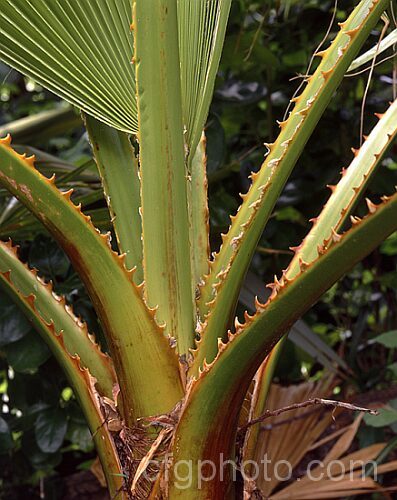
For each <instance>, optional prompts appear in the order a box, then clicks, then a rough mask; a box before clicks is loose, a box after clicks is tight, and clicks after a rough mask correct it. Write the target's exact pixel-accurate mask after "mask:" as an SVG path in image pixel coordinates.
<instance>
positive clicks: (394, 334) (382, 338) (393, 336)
mask: <svg viewBox="0 0 397 500" xmlns="http://www.w3.org/2000/svg"><path fill="white" fill-rule="evenodd" d="M373 340H374V341H375V342H378V343H379V344H382V345H384V346H385V347H388V348H389V349H394V348H395V347H397V330H390V331H389V332H385V333H382V334H381V335H378V336H377V337H375V338H374V339H373Z"/></svg>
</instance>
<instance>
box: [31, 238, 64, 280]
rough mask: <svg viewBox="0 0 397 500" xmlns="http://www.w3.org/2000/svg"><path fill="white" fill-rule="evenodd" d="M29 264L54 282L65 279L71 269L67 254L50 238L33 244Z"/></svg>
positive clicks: (38, 239) (39, 239)
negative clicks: (60, 278) (59, 278)
mask: <svg viewBox="0 0 397 500" xmlns="http://www.w3.org/2000/svg"><path fill="white" fill-rule="evenodd" d="M29 264H30V267H33V268H35V269H37V270H39V271H40V272H41V273H43V274H44V276H46V277H47V278H51V279H52V280H55V279H56V277H65V276H66V274H67V272H68V270H69V267H70V263H69V261H68V259H67V257H66V254H65V252H64V251H63V250H62V249H61V248H59V246H58V245H57V244H55V243H54V241H53V240H50V239H49V238H36V240H35V241H34V242H33V243H32V245H31V247H30V251H29Z"/></svg>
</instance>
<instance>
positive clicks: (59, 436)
mask: <svg viewBox="0 0 397 500" xmlns="http://www.w3.org/2000/svg"><path fill="white" fill-rule="evenodd" d="M67 427H68V422H67V418H66V412H65V411H63V410H61V409H60V408H52V409H51V410H46V411H43V412H42V413H40V414H39V416H38V417H37V420H36V422H35V424H34V433H35V436H36V442H37V444H38V446H39V448H40V450H41V451H43V452H44V453H55V452H56V451H57V450H59V448H60V447H61V446H62V443H63V440H64V438H65V435H66V431H67Z"/></svg>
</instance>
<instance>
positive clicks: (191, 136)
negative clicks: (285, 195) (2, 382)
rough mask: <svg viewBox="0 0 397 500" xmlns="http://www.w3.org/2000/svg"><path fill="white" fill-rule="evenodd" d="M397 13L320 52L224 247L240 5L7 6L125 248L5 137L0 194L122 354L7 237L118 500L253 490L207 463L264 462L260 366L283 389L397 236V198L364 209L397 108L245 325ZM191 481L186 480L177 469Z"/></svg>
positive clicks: (2, 250)
mask: <svg viewBox="0 0 397 500" xmlns="http://www.w3.org/2000/svg"><path fill="white" fill-rule="evenodd" d="M389 2H390V0H361V1H360V2H357V6H356V8H355V9H354V10H353V12H351V14H350V16H349V17H348V18H347V19H346V20H345V22H342V23H340V26H339V32H338V34H337V36H336V38H335V39H334V40H333V42H332V43H331V44H330V45H329V47H328V48H327V49H326V50H324V51H322V52H318V53H317V54H316V55H317V56H318V64H317V67H316V69H315V71H314V72H313V74H312V75H311V76H310V77H308V78H307V79H306V81H305V85H304V88H303V90H302V92H301V94H300V95H299V96H297V97H294V98H293V99H292V102H291V110H290V112H289V114H288V117H287V119H286V120H285V121H283V122H280V123H279V126H280V132H279V135H278V137H277V139H276V140H275V142H274V143H273V144H267V148H268V153H267V155H266V157H265V159H264V161H263V164H262V165H261V167H260V169H259V170H258V172H256V173H253V174H252V175H251V186H250V188H249V190H248V192H247V193H245V194H242V195H241V198H242V202H241V205H240V208H239V209H238V211H237V213H236V214H233V215H231V224H230V227H229V230H228V232H227V233H226V234H224V235H223V237H222V239H223V243H222V246H221V248H220V250H219V252H218V253H216V254H211V253H210V246H209V222H208V218H209V214H208V205H207V178H206V140H205V122H206V118H207V114H208V110H209V106H210V103H211V99H212V93H213V89H214V84H215V78H216V74H217V70H218V65H219V61H220V57H221V52H222V46H223V41H224V37H225V31H226V26H227V20H228V15H229V11H230V7H231V0H206V1H204V0H133V1H132V2H131V0H90V1H82V0H2V1H1V9H0V58H1V59H2V60H3V61H4V62H5V63H7V64H9V65H10V66H12V67H14V68H16V69H18V70H19V71H21V72H22V73H24V74H26V75H28V76H29V77H31V78H33V79H34V80H36V81H37V82H39V83H40V84H41V85H43V86H45V87H47V88H48V89H50V90H51V91H53V92H54V93H56V94H58V95H59V96H60V97H62V98H64V99H65V100H67V101H69V102H70V103H71V104H72V105H74V106H75V107H77V108H79V109H80V110H81V113H82V115H83V117H84V120H85V125H86V129H87V132H88V134H89V138H90V142H91V145H92V152H93V155H94V158H95V161H96V164H97V167H98V170H99V173H100V176H101V180H102V186H103V191H104V193H105V197H106V200H107V203H108V208H109V212H110V214H111V217H112V228H113V234H115V236H116V240H117V241H111V237H110V234H101V232H100V231H99V230H98V229H96V228H95V227H94V225H93V224H92V222H91V219H90V217H89V216H87V215H85V214H84V213H82V211H81V206H79V205H75V203H74V202H73V193H72V191H66V192H62V191H61V190H59V189H58V188H57V179H56V178H55V177H54V176H53V177H51V178H48V177H45V176H44V175H42V174H41V173H40V172H39V171H38V170H37V169H36V167H35V158H34V156H26V155H24V154H23V155H21V154H19V153H17V152H16V151H15V150H14V149H13V146H12V143H11V137H10V136H7V137H5V138H3V139H1V140H0V184H1V185H2V186H3V187H5V188H6V189H7V190H8V191H9V192H10V194H11V195H13V196H15V197H16V198H18V199H19V200H20V202H22V203H23V204H24V205H25V206H26V207H27V208H28V209H29V210H30V211H31V212H32V214H34V215H35V217H36V218H37V219H38V220H39V221H40V222H41V223H42V224H43V225H44V226H45V227H46V229H47V230H48V231H49V232H50V233H51V234H52V236H53V237H54V238H55V239H56V241H57V242H58V243H59V245H60V246H61V247H62V248H63V249H64V251H65V252H66V254H67V255H68V257H69V259H70V261H71V263H72V264H73V266H74V268H75V270H76V271H77V272H78V274H79V275H80V277H81V279H82V281H83V282H84V284H85V287H86V289H87V291H88V293H89V295H90V298H91V301H92V304H93V306H94V308H95V310H96V313H97V315H98V318H99V320H100V323H101V325H102V328H103V330H104V332H105V336H106V340H107V344H108V347H109V352H110V354H109V355H108V354H105V353H103V352H102V350H101V347H100V346H99V345H98V344H97V343H96V342H95V339H94V338H93V336H92V335H90V333H89V332H88V330H87V327H86V325H85V323H84V322H82V321H81V320H80V319H79V318H77V317H76V316H75V315H74V314H73V311H72V310H71V308H70V306H68V305H67V304H66V303H65V299H64V298H63V297H61V296H58V295H56V294H55V293H54V292H53V290H52V285H51V283H47V282H45V281H44V280H43V279H42V278H41V277H40V276H38V275H37V273H36V272H35V270H30V269H28V268H27V266H26V265H25V264H24V263H23V262H22V261H21V260H20V259H19V258H18V250H17V248H16V247H14V246H13V244H12V243H11V241H8V242H1V243H0V284H1V286H2V288H4V290H6V291H7V292H8V293H9V295H10V296H11V297H12V298H13V299H14V300H15V302H16V303H17V304H18V305H19V306H20V307H21V308H22V310H23V311H24V313H25V314H26V316H27V317H28V318H29V319H30V321H31V322H32V323H33V325H34V326H35V328H36V329H37V332H38V333H39V334H40V335H41V336H42V337H43V338H44V339H45V341H46V342H47V344H48V346H49V347H50V349H51V351H52V352H53V354H54V356H55V357H56V359H57V360H58V362H59V364H60V365H61V367H62V368H63V370H64V371H65V373H66V375H67V377H68V379H69V381H70V384H71V386H72V387H73V390H74V394H75V397H76V398H77V400H78V401H79V403H80V405H81V407H82V409H83V411H84V413H85V416H86V419H87V422H88V424H89V427H90V430H91V432H92V436H93V439H94V441H95V445H96V449H97V453H98V456H99V459H100V461H101V464H102V467H103V471H104V474H105V477H106V481H107V485H108V488H109V492H110V495H111V498H169V499H176V498H183V499H186V500H187V499H208V498H211V499H223V498H235V497H236V495H237V497H238V495H239V494H238V493H237V492H236V483H235V481H233V477H232V471H231V469H230V468H228V467H225V468H221V467H217V468H216V471H215V473H214V474H210V472H211V469H208V468H207V469H205V467H204V469H203V467H202V465H203V464H211V463H214V464H219V462H220V457H223V460H225V461H227V460H237V458H236V457H237V455H239V456H240V457H243V458H244V459H245V460H250V459H251V458H252V457H254V456H255V442H254V441H253V436H255V432H253V433H252V434H251V435H250V437H249V439H247V440H246V441H245V443H243V444H241V441H240V442H239V443H237V442H236V435H237V430H238V426H239V416H240V411H241V408H242V406H243V403H244V400H245V397H246V394H247V391H248V389H249V387H250V384H251V382H252V380H253V378H254V376H255V373H256V372H257V371H258V369H259V368H260V367H261V366H262V368H261V369H262V372H261V373H262V374H263V366H265V367H266V369H265V372H264V373H265V376H263V375H262V376H261V377H260V380H261V384H263V391H264V393H266V391H267V389H266V388H268V386H269V381H270V378H271V374H272V366H273V365H274V363H275V362H276V360H277V356H278V353H279V350H280V345H281V343H280V342H282V339H284V338H285V336H286V335H287V333H288V330H289V328H290V327H291V325H293V323H294V322H295V321H296V320H297V319H298V318H300V317H301V316H302V315H303V314H304V313H305V312H306V311H307V310H308V309H309V308H310V307H311V306H312V305H313V304H314V303H315V302H316V301H317V300H318V299H319V298H320V297H321V296H322V294H323V293H324V292H326V291H327V290H328V289H329V288H330V287H331V286H332V285H333V284H334V283H335V282H336V281H337V280H339V278H341V277H342V276H343V275H344V274H345V273H346V272H347V271H348V270H349V269H350V268H352V266H354V265H355V264H356V263H357V262H359V261H360V260H361V259H363V258H364V257H365V256H366V255H368V254H369V253H370V252H371V251H372V250H374V249H375V248H376V247H377V246H378V245H379V244H380V242H382V241H383V240H384V239H385V238H387V237H388V236H389V235H390V234H391V233H393V232H394V231H396V230H397V194H395V195H392V196H389V197H384V198H383V199H382V201H381V202H380V203H379V204H375V203H373V202H371V201H370V200H367V205H368V213H367V215H366V216H365V217H363V218H362V219H359V218H357V217H355V216H354V215H353V214H352V210H353V209H354V207H355V205H356V203H357V201H358V200H359V199H360V197H361V196H362V194H363V192H364V191H365V188H366V186H367V183H368V181H369V180H370V178H371V177H372V175H373V174H374V173H375V171H376V170H377V167H378V166H379V164H380V161H381V159H382V155H383V154H384V153H385V151H386V150H387V149H388V147H389V146H390V145H391V143H392V142H393V140H394V139H395V136H396V133H397V102H396V101H395V102H393V103H391V104H390V106H389V108H388V109H387V110H382V111H384V113H383V114H381V115H379V121H378V123H377V125H376V126H375V128H374V129H373V130H372V132H371V133H370V134H369V135H368V137H366V139H365V142H364V143H363V145H362V147H361V148H360V149H359V150H357V151H355V153H354V154H355V157H354V160H353V161H352V163H351V164H350V166H349V167H348V168H346V169H344V170H343V172H342V176H341V179H340V181H339V182H338V184H337V185H336V186H332V188H331V195H330V197H329V199H328V201H327V203H326V205H325V206H324V209H323V210H322V212H321V213H320V215H319V216H318V217H316V218H315V219H313V226H312V228H311V230H310V231H309V233H308V234H307V236H306V238H305V239H304V241H303V242H302V244H301V245H299V246H298V247H296V248H295V249H294V256H293V258H292V260H291V262H290V264H289V266H288V268H287V269H286V270H284V271H282V273H281V274H278V276H276V277H275V278H274V282H273V283H271V284H269V285H267V286H268V287H270V288H271V295H270V297H269V299H268V300H267V302H266V303H260V302H259V301H257V302H256V312H255V313H254V314H253V315H249V314H248V313H246V315H245V319H244V321H243V323H241V322H240V321H238V320H237V319H234V318H235V310H236V305H237V301H238V297H239V291H240V288H241V286H242V282H243V280H244V277H245V275H246V272H247V270H248V267H249V265H250V261H251V259H252V257H253V254H254V252H255V249H256V245H257V243H258V240H259V238H260V236H261V235H262V233H263V231H264V230H265V228H266V224H267V222H268V221H269V218H270V217H271V215H272V211H273V209H274V206H275V204H276V202H277V199H278V197H279V196H280V194H281V192H282V190H283V188H284V186H285V184H286V182H287V180H288V178H289V176H290V174H291V172H292V170H293V168H294V166H295V165H296V163H297V161H298V159H299V157H300V155H301V153H302V151H303V149H304V148H305V145H306V143H307V141H308V140H309V138H310V137H311V135H312V133H313V131H314V130H315V129H316V126H317V124H318V122H319V120H320V118H321V116H322V114H323V112H324V110H325V109H326V107H327V105H328V104H329V102H330V100H331V99H332V96H333V94H334V93H335V91H337V89H338V86H339V84H340V83H341V81H342V80H343V78H344V76H345V74H346V72H347V70H348V69H349V67H350V66H351V64H352V62H353V61H354V60H355V58H356V57H357V55H358V53H359V51H360V49H361V47H362V46H363V44H364V42H365V41H366V39H367V37H368V35H369V34H370V32H371V30H373V29H374V27H375V26H376V25H377V23H378V22H379V20H380V18H381V16H382V14H383V13H384V11H385V10H386V9H387V8H388V6H389ZM264 139H265V138H264ZM275 272H276V273H278V272H279V270H275ZM264 362H265V363H266V364H265V365H263V363H264ZM263 391H262V392H263ZM253 404H255V402H253ZM251 413H252V414H255V408H252V411H251ZM237 445H238V446H237ZM203 470H204V472H205V478H206V480H205V481H202V480H201V479H202V478H201V477H200V474H202V473H203ZM188 473H189V474H190V476H191V477H190V481H189V485H188V487H183V488H181V487H180V482H179V481H178V477H180V475H182V474H184V475H186V474H188Z"/></svg>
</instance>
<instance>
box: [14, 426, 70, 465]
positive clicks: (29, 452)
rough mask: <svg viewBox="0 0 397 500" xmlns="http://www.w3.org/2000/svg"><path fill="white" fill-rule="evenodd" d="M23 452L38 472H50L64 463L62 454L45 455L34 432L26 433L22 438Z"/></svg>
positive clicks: (57, 452) (58, 452)
mask: <svg viewBox="0 0 397 500" xmlns="http://www.w3.org/2000/svg"><path fill="white" fill-rule="evenodd" d="M22 451H23V453H24V454H25V455H26V457H27V459H28V460H29V462H30V463H31V464H32V466H33V467H34V468H35V469H37V470H45V471H49V470H51V469H53V468H54V467H56V466H57V465H59V464H60V463H61V461H62V453H60V451H59V450H57V451H56V452H55V453H45V452H44V451H42V450H41V449H40V448H39V446H38V444H37V441H36V437H35V434H34V432H26V433H24V435H23V437H22Z"/></svg>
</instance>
